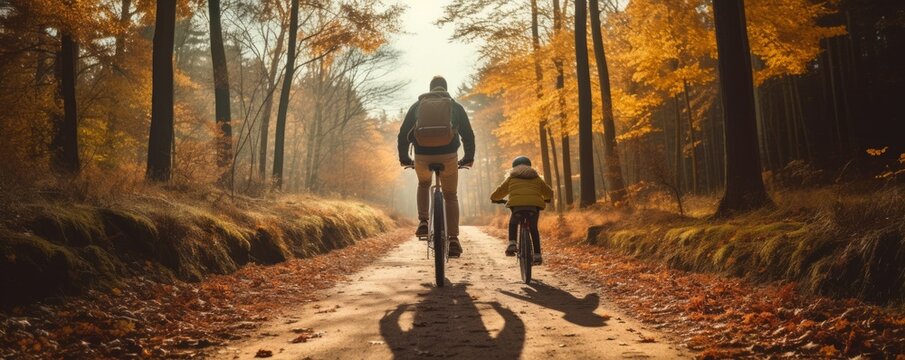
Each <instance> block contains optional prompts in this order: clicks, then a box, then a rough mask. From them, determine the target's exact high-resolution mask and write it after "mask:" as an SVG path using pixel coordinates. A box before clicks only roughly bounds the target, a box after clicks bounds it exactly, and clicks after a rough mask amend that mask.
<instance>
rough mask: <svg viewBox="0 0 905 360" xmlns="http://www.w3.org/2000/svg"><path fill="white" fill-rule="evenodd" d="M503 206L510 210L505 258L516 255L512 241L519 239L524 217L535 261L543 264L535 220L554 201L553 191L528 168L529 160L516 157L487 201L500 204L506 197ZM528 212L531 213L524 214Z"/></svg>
mask: <svg viewBox="0 0 905 360" xmlns="http://www.w3.org/2000/svg"><path fill="white" fill-rule="evenodd" d="M507 195H508V196H509V200H508V201H506V207H507V208H509V210H512V216H510V218H509V246H507V247H506V256H515V251H516V247H515V240H516V237H517V236H518V234H517V233H518V225H519V222H520V221H521V220H522V217H523V216H525V217H527V218H528V221H529V222H530V223H531V237H532V238H533V242H534V262H535V263H536V264H541V263H543V260H542V259H541V253H540V233H539V232H538V231H537V219H538V216H539V215H540V213H539V211H540V210H543V209H544V208H545V207H546V203H547V202H548V201H550V199H552V198H553V189H551V188H550V185H547V183H546V182H544V179H541V178H540V176H539V175H538V174H537V170H534V168H532V167H531V159H528V158H527V157H525V156H519V157H517V158H515V160H512V170H509V176H507V177H506V180H503V183H502V184H500V186H499V187H497V189H496V190H495V191H494V192H493V194H491V195H490V200H492V201H501V200H503V198H505V197H506V196H507ZM523 210H530V211H523Z"/></svg>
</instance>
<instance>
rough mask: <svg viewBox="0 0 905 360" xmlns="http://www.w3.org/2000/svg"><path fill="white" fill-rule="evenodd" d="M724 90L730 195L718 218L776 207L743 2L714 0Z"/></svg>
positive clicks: (727, 191)
mask: <svg viewBox="0 0 905 360" xmlns="http://www.w3.org/2000/svg"><path fill="white" fill-rule="evenodd" d="M713 17H714V23H715V26H716V43H717V53H718V55H719V72H720V73H719V76H720V88H721V89H722V91H723V97H722V99H723V111H724V112H725V119H726V120H725V121H726V125H725V132H726V192H725V194H724V195H723V198H722V200H720V204H719V207H718V208H717V211H716V215H717V216H728V215H731V214H732V213H735V212H741V211H749V210H753V209H757V208H761V207H764V206H768V205H771V204H772V200H770V197H769V196H768V195H767V191H766V190H765V189H764V182H763V179H762V178H761V166H760V155H759V153H758V146H757V123H756V121H755V110H754V82H753V79H752V73H751V58H750V52H749V50H748V35H747V33H746V27H745V7H744V1H743V0H714V2H713Z"/></svg>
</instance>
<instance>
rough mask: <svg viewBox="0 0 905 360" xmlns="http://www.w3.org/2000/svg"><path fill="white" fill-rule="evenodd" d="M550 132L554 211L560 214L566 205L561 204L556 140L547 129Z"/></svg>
mask: <svg viewBox="0 0 905 360" xmlns="http://www.w3.org/2000/svg"><path fill="white" fill-rule="evenodd" d="M547 131H549V132H550V151H551V155H553V175H554V176H555V180H556V187H555V188H554V189H556V191H555V192H556V204H557V205H556V210H558V211H560V212H562V211H563V210H564V209H565V208H566V205H565V204H563V194H562V179H560V177H559V158H558V157H556V140H554V139H556V138H554V137H553V132H552V131H550V129H547Z"/></svg>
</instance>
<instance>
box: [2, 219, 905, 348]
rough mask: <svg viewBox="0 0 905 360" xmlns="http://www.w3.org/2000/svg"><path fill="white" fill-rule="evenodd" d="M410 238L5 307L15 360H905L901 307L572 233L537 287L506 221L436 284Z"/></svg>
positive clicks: (470, 245)
mask: <svg viewBox="0 0 905 360" xmlns="http://www.w3.org/2000/svg"><path fill="white" fill-rule="evenodd" d="M409 231H410V229H403V230H398V231H395V232H391V233H388V234H385V235H382V236H378V237H374V238H370V239H367V240H362V241H359V242H356V243H355V244H353V245H351V246H349V247H346V248H343V249H340V250H335V251H332V252H330V253H327V254H324V255H318V256H314V257H311V258H305V259H292V260H288V261H286V262H283V263H279V264H276V265H272V266H259V265H248V266H245V267H243V268H241V269H240V270H239V271H237V272H235V273H233V274H229V275H216V276H209V277H206V278H205V279H204V280H203V281H201V282H199V283H183V282H176V283H175V284H172V285H166V284H160V283H156V282H153V281H150V280H147V279H144V278H141V277H137V278H134V279H131V280H128V281H127V282H126V283H125V285H124V286H123V287H121V288H115V289H113V290H111V291H109V292H98V291H93V292H91V293H89V294H87V295H85V296H79V297H74V298H64V299H63V300H64V301H62V302H59V303H39V304H35V305H30V306H26V307H20V308H17V309H15V310H13V311H12V312H9V313H0V357H2V358H29V357H34V358H39V357H40V358H48V357H50V358H61V357H65V358H127V357H147V358H189V357H198V356H202V357H214V358H253V357H277V358H306V357H308V358H312V359H319V358H337V357H339V358H343V357H345V356H344V355H347V356H351V357H355V358H390V357H396V358H423V357H428V356H431V357H434V356H439V357H453V358H476V357H480V358H487V357H496V358H518V357H524V358H541V357H544V358H624V357H629V358H646V357H655V358H675V357H698V358H727V357H732V358H739V357H750V358H765V357H775V358H784V357H829V358H843V357H845V358H850V357H857V356H859V355H860V356H864V357H868V358H890V359H897V358H901V355H902V354H903V350H905V349H903V346H905V345H903V344H905V316H903V314H902V313H901V312H897V311H896V310H892V309H889V308H882V307H877V306H872V305H867V304H864V303H862V302H859V301H856V300H832V299H828V298H822V297H812V296H804V295H801V294H799V293H798V292H797V291H796V290H795V288H794V286H773V285H758V284H753V283H750V282H747V281H744V280H739V279H735V278H727V277H723V276H719V275H711V274H696V273H688V272H683V271H677V270H671V269H668V268H666V267H665V266H664V265H663V264H658V263H654V262H646V261H641V260H637V259H635V258H632V257H629V256H624V255H618V254H616V253H614V252H612V251H611V250H607V249H606V248H603V247H599V246H589V245H585V244H578V243H574V242H572V241H569V240H566V239H556V238H551V239H545V240H544V252H545V260H546V261H547V263H546V265H544V266H542V267H538V268H536V273H535V278H536V279H537V280H538V282H537V284H533V285H531V286H526V285H524V284H522V283H520V281H519V280H518V278H519V276H518V269H517V267H516V266H515V261H514V260H513V259H512V258H505V257H504V256H503V255H502V249H503V245H504V242H503V240H501V239H500V238H498V237H495V236H499V235H502V231H501V230H499V229H495V228H484V229H478V228H473V227H463V234H462V235H463V236H462V241H463V246H464V248H465V257H464V258H461V259H453V260H451V262H450V264H449V266H448V276H447V278H448V280H449V281H450V283H449V284H448V286H446V287H444V288H436V287H434V286H432V285H431V284H430V283H431V282H432V278H433V274H432V266H431V262H430V261H429V260H428V259H427V258H426V257H425V246H424V244H423V243H421V242H418V241H417V240H415V239H413V238H412V237H411V235H410V232H409ZM488 234H490V235H488ZM440 334H442V335H440ZM450 335H452V336H450Z"/></svg>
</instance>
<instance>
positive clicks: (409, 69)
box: [385, 0, 478, 115]
mask: <svg viewBox="0 0 905 360" xmlns="http://www.w3.org/2000/svg"><path fill="white" fill-rule="evenodd" d="M401 2H402V3H403V4H405V5H406V6H408V9H407V10H406V12H405V14H404V15H403V16H402V24H403V31H404V33H403V34H401V35H397V36H396V37H395V38H394V39H393V40H392V42H391V45H392V46H393V47H394V48H395V49H397V50H399V51H400V52H401V55H402V56H401V59H400V61H399V66H398V69H396V72H395V74H394V79H393V80H402V81H407V82H408V85H407V86H406V87H405V88H404V89H403V91H402V93H401V94H399V96H397V97H396V99H394V101H393V102H392V103H390V104H387V106H386V107H385V109H386V111H387V113H388V114H390V115H395V114H397V113H398V112H399V109H405V110H408V107H409V106H411V105H412V103H413V102H415V100H417V99H418V95H421V94H422V93H424V92H427V91H428V90H429V89H428V84H429V83H430V80H431V78H432V77H434V75H442V76H443V77H445V78H446V81H447V82H448V84H449V90H450V91H451V92H452V94H453V95H454V96H455V95H456V89H458V88H459V86H460V85H462V84H463V83H464V82H466V81H467V79H468V77H469V76H470V75H471V74H472V73H473V72H474V69H475V63H476V62H477V61H478V59H477V46H476V45H474V44H463V43H461V42H453V41H450V40H449V39H450V37H451V36H452V26H450V25H447V26H445V27H443V28H438V27H437V26H436V25H434V22H435V21H436V20H437V19H438V18H440V16H441V15H442V14H443V7H444V6H446V4H447V3H449V2H450V0H405V1H401Z"/></svg>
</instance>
